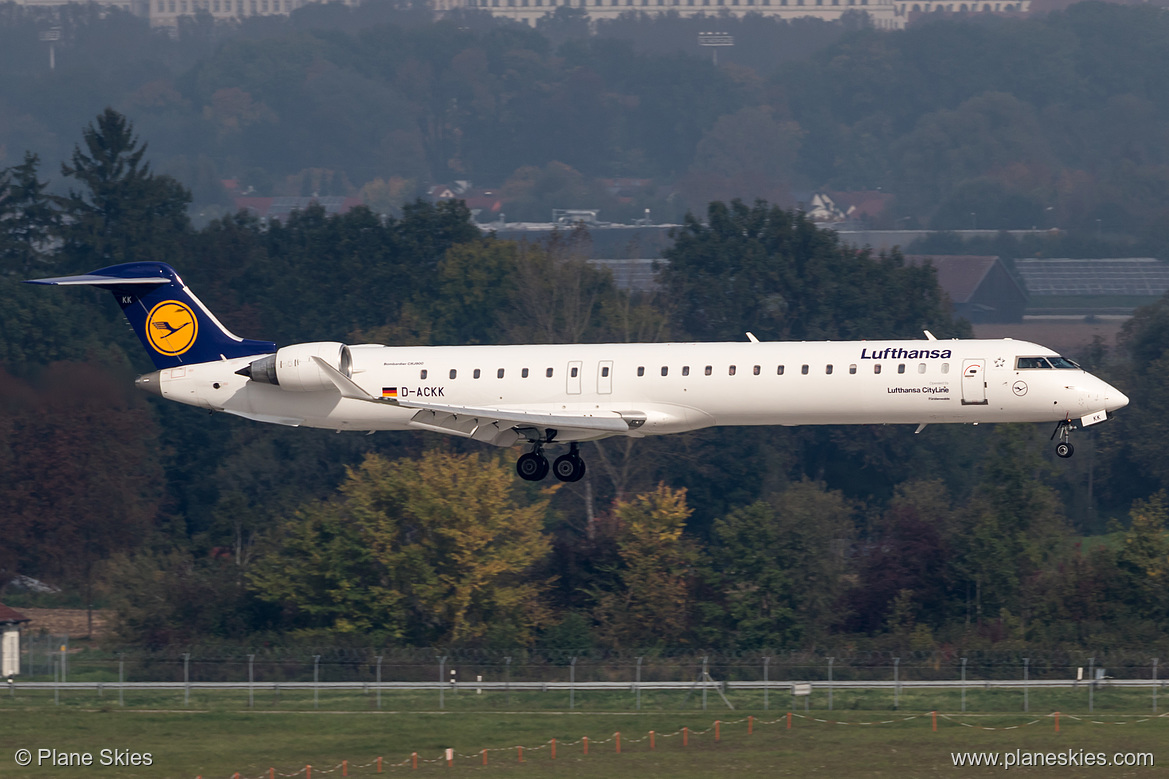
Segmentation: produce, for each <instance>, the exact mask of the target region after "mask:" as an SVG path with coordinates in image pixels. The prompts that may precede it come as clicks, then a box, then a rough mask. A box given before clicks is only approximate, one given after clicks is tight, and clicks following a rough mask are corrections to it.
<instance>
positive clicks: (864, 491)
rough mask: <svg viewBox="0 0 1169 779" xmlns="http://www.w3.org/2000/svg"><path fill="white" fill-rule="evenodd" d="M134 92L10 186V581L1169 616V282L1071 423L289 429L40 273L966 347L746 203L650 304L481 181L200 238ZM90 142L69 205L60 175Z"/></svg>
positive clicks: (831, 634) (426, 629)
mask: <svg viewBox="0 0 1169 779" xmlns="http://www.w3.org/2000/svg"><path fill="white" fill-rule="evenodd" d="M146 140H149V139H148V138H144V137H143V138H139V137H137V136H136V135H135V127H134V126H133V125H132V124H131V123H129V122H128V121H127V119H126V117H124V116H122V115H121V114H119V113H117V112H115V111H113V110H106V111H104V112H102V113H101V114H100V115H98V116H97V117H96V118H95V119H92V120H90V121H89V122H88V123H87V124H86V125H85V127H84V129H83V130H82V131H81V132H79V133H77V137H76V138H75V140H74V145H73V149H72V151H71V153H70V154H69V155H68V157H67V158H66V159H64V160H61V161H56V160H54V161H51V162H41V161H40V160H39V159H38V158H37V157H36V156H34V155H30V156H28V157H27V158H25V160H24V161H23V162H22V163H21V164H19V165H17V166H15V167H14V168H11V169H8V170H5V171H4V173H3V174H2V176H0V208H2V209H3V210H2V211H0V226H2V227H3V230H2V231H0V256H2V257H3V262H4V266H3V273H2V274H0V359H2V361H3V372H2V373H0V474H2V478H0V517H3V528H4V543H3V544H0V596H2V597H3V598H4V599H5V600H7V601H10V602H12V603H14V604H16V605H19V604H20V603H22V602H25V603H27V602H30V599H32V598H33V597H34V596H32V595H28V594H26V593H25V594H22V593H21V592H20V591H18V590H17V589H15V588H14V587H12V586H11V585H9V584H7V582H8V581H9V580H10V579H12V578H13V577H15V576H17V575H25V576H31V577H34V578H36V579H40V580H43V581H47V582H50V583H53V584H56V585H58V586H60V587H61V588H62V589H63V592H62V593H60V594H59V595H56V596H47V597H46V600H48V601H50V602H57V603H69V604H72V605H84V604H86V603H98V604H99V605H107V606H110V607H112V608H114V609H116V610H117V614H118V618H117V630H118V634H117V638H116V639H115V640H116V641H119V642H126V643H131V644H135V645H139V646H156V647H157V646H166V645H172V644H182V643H186V642H190V641H193V640H196V639H198V640H202V641H207V640H217V641H224V642H231V643H236V644H250V643H254V642H258V641H265V642H268V643H276V644H282V643H291V642H296V641H300V640H311V641H314V642H316V643H318V644H325V643H330V642H351V643H352V642H360V643H361V644H362V645H368V644H370V643H375V644H377V643H381V644H384V645H390V646H403V645H443V646H463V647H487V648H510V647H517V646H546V647H559V648H561V649H574V650H575V649H588V648H590V647H592V648H612V649H633V648H638V647H647V646H657V647H686V646H691V647H694V646H711V645H717V646H720V647H723V648H728V649H741V650H752V651H753V650H758V649H764V648H773V649H778V650H782V649H809V648H813V647H824V646H832V645H844V644H847V645H848V646H851V647H854V648H855V647H866V646H867V647H873V648H878V649H896V648H899V647H905V648H912V649H919V650H925V649H931V648H936V647H941V646H949V647H954V646H961V647H974V648H978V647H983V648H986V647H1006V648H1016V649H1017V648H1023V647H1064V648H1068V647H1078V648H1090V649H1093V650H1094V649H1097V648H1108V647H1115V648H1126V647H1134V646H1140V647H1143V648H1144V649H1148V648H1150V647H1151V646H1154V645H1157V642H1161V641H1163V636H1164V635H1165V630H1166V628H1167V627H1169V625H1167V624H1166V620H1167V619H1169V617H1167V615H1169V609H1167V606H1169V582H1167V581H1166V578H1165V569H1166V568H1165V567H1166V563H1167V561H1169V541H1167V539H1166V537H1165V524H1166V519H1167V509H1166V498H1165V493H1164V490H1165V486H1166V479H1167V477H1169V474H1167V473H1166V471H1165V468H1164V466H1163V465H1162V464H1161V463H1163V462H1164V458H1162V457H1159V456H1158V455H1159V453H1160V448H1161V446H1162V443H1163V440H1164V439H1163V438H1162V437H1161V436H1160V431H1161V430H1162V429H1164V427H1165V425H1166V423H1165V415H1164V414H1162V413H1160V412H1161V411H1162V410H1163V409H1164V407H1165V406H1166V405H1167V398H1169V395H1167V392H1169V390H1167V387H1169V382H1167V381H1166V366H1167V365H1169V356H1167V355H1166V348H1167V345H1169V339H1166V337H1165V332H1166V327H1167V326H1169V300H1166V301H1162V302H1161V303H1159V304H1157V305H1156V306H1153V307H1150V308H1148V309H1144V310H1142V311H1140V312H1139V314H1138V315H1137V317H1136V318H1134V319H1133V320H1132V322H1131V323H1130V324H1129V325H1128V326H1127V328H1126V330H1125V334H1124V339H1123V349H1122V350H1121V351H1120V352H1118V353H1116V354H1108V353H1105V352H1104V351H1103V350H1102V349H1093V350H1089V351H1088V353H1086V354H1082V355H1071V356H1073V357H1078V358H1079V359H1082V360H1084V362H1085V364H1086V365H1087V366H1088V367H1089V368H1090V369H1091V370H1093V371H1095V372H1097V373H1099V374H1100V375H1101V376H1103V377H1104V378H1106V379H1107V380H1108V381H1110V382H1113V383H1114V384H1116V385H1118V386H1119V387H1121V388H1122V389H1123V390H1124V391H1125V392H1126V393H1128V394H1129V395H1130V396H1131V398H1132V404H1131V406H1130V407H1129V408H1127V409H1125V410H1124V411H1123V412H1121V413H1120V414H1119V415H1118V418H1117V419H1116V420H1113V421H1111V422H1109V423H1108V424H1106V425H1102V426H1100V427H1098V428H1093V429H1092V430H1090V431H1087V432H1086V433H1085V434H1082V435H1081V436H1080V437H1079V438H1078V439H1077V447H1078V450H1079V451H1078V453H1077V457H1076V458H1075V459H1074V460H1071V461H1064V460H1056V458H1054V457H1053V456H1052V455H1051V447H1050V444H1049V442H1048V440H1047V438H1048V435H1049V433H1050V430H1048V429H1046V427H1040V426H1032V425H1023V426H1010V425H1000V426H997V427H988V426H979V427H958V426H940V425H939V426H931V427H930V428H928V429H927V430H926V431H924V432H923V433H922V434H920V435H914V434H913V430H912V429H911V428H909V427H904V428H903V427H897V426H893V427H849V428H835V427H808V428H778V429H716V430H706V431H701V432H697V433H693V434H689V435H681V436H671V437H666V438H659V439H652V438H651V439H646V440H640V441H634V440H629V439H616V440H608V441H603V442H600V443H599V444H589V445H588V451H587V452H586V454H587V456H588V458H589V461H590V463H591V464H592V467H591V468H590V471H589V474H588V477H587V478H586V479H585V480H583V481H581V482H579V483H576V484H560V485H555V486H551V487H548V486H540V485H533V484H529V483H524V482H521V481H520V480H519V479H517V478H516V477H515V476H514V473H513V471H512V466H511V462H512V460H511V459H509V458H504V457H500V456H498V453H496V452H494V451H487V450H486V449H485V448H483V447H480V446H478V445H475V444H473V443H470V442H460V441H452V440H448V439H444V438H440V437H438V436H434V435H426V434H379V435H375V436H364V435H339V434H335V433H332V432H326V431H319V430H300V429H285V428H275V427H274V426H265V425H261V424H257V423H253V422H248V421H245V420H241V419H236V418H228V417H227V416H226V415H212V416H207V415H205V414H203V413H200V412H199V411H197V410H195V409H192V408H189V407H186V406H179V405H177V404H171V403H166V402H162V401H159V400H157V399H154V398H151V397H148V396H147V395H145V394H143V393H137V392H135V391H134V390H133V388H132V385H131V379H132V378H133V376H134V374H135V372H142V371H147V370H149V369H150V366H149V363H148V361H147V360H146V358H145V355H144V354H143V353H142V352H141V349H140V347H139V345H138V344H137V342H136V339H135V337H134V336H133V334H132V332H130V331H129V329H128V328H127V327H126V326H125V324H124V323H122V322H121V321H120V319H119V315H118V314H117V307H116V306H115V305H114V304H113V301H111V300H110V299H108V298H109V296H108V294H106V293H101V292H98V291H93V290H81V289H72V290H68V289H46V288H39V287H30V286H27V285H22V284H20V283H19V281H20V279H22V278H26V277H28V276H43V275H53V274H55V273H72V272H78V271H84V270H89V269H91V268H93V267H99V266H101V265H103V264H107V263H110V262H116V261H121V260H125V259H130V258H134V257H151V258H158V259H165V260H166V261H168V262H171V263H172V264H174V265H175V266H176V267H178V268H179V269H180V271H181V272H182V274H183V277H184V279H185V280H186V281H187V283H189V284H190V285H191V286H192V287H193V288H194V289H195V290H196V291H197V293H198V294H199V296H200V297H201V298H202V299H203V300H204V302H205V303H206V304H207V305H208V306H209V307H210V308H211V309H212V310H213V311H215V312H216V313H217V314H218V315H219V316H220V317H222V318H223V320H224V322H225V323H226V324H227V325H228V326H229V327H230V328H231V329H233V330H235V331H237V332H240V333H242V334H244V335H246V336H249V337H256V338H266V339H272V340H276V341H279V342H281V343H288V342H294V341H302V340H319V339H339V340H344V341H348V342H368V341H371V340H372V341H382V342H385V343H392V344H411V343H416V344H441V343H505V342H536V343H556V342H582V341H627V340H664V339H667V338H670V339H739V338H742V337H743V336H742V333H743V332H744V331H745V330H747V329H751V330H753V331H754V332H755V333H757V334H758V335H759V336H760V337H763V338H809V339H811V338H855V337H868V338H875V339H876V338H887V337H894V336H901V337H912V336H915V335H916V334H918V333H920V331H921V330H922V329H925V328H928V329H930V330H932V331H933V332H934V333H936V334H937V335H938V336H940V337H946V336H961V335H966V334H968V332H969V329H968V325H966V324H965V323H963V322H956V321H953V320H952V319H951V317H950V314H949V311H948V308H947V303H946V301H945V298H944V296H943V295H942V294H941V293H940V291H939V290H938V287H937V284H936V280H935V278H934V274H933V270H932V268H930V267H928V266H925V267H922V266H907V265H905V264H904V263H903V261H902V259H901V257H900V255H899V254H897V253H893V254H891V255H889V256H882V257H876V256H873V255H871V254H870V253H868V252H863V251H857V250H856V249H854V248H851V247H848V246H845V245H842V244H841V243H840V241H839V240H838V238H837V237H836V235H835V234H834V233H831V232H827V231H822V230H819V229H818V228H816V227H815V225H813V224H812V223H811V222H809V221H808V220H807V219H806V218H805V217H804V216H803V215H802V214H799V213H798V212H791V211H786V210H783V209H781V208H779V207H777V206H774V205H769V204H767V203H765V202H757V203H755V204H753V205H746V204H744V203H743V202H741V201H737V200H736V201H731V202H729V203H727V202H713V203H711V204H709V206H708V207H707V208H705V209H703V211H702V212H700V214H697V215H693V216H691V217H688V218H687V219H686V221H685V223H684V224H683V226H682V227H681V228H680V229H679V231H678V234H677V236H676V241H675V244H674V246H673V247H672V248H671V249H669V250H668V251H667V257H668V259H669V260H670V263H669V266H668V270H666V271H663V277H662V281H663V285H664V292H663V293H662V294H661V295H660V296H659V297H645V296H634V297H630V296H629V295H627V294H626V293H623V292H621V291H620V290H619V289H617V288H616V287H615V285H614V284H613V282H612V279H611V278H610V277H609V276H608V275H607V274H606V273H604V272H601V271H598V270H597V269H595V268H594V267H593V266H590V265H589V264H587V263H586V262H585V261H584V258H585V257H587V256H588V252H587V244H586V242H587V240H588V237H587V234H585V233H583V232H569V233H561V234H557V235H555V236H554V237H553V239H552V240H551V241H549V242H547V243H544V244H539V245H536V244H517V243H514V242H508V241H503V240H499V239H497V238H495V237H493V236H490V235H487V236H484V235H483V234H482V233H481V232H480V231H479V229H478V228H477V227H475V226H474V225H473V224H471V222H470V220H469V214H468V212H467V210H466V209H465V208H464V207H463V206H461V205H460V204H458V203H442V204H438V205H433V204H429V203H425V202H414V203H410V204H406V205H405V206H404V207H403V208H402V211H401V214H400V216H396V217H379V216H378V215H375V214H374V213H372V212H371V211H369V210H368V209H365V208H358V209H355V210H353V211H351V212H349V213H347V214H345V215H342V216H335V217H329V216H327V215H326V214H325V213H324V212H323V211H322V210H321V209H319V208H312V209H309V210H307V211H304V212H297V213H294V214H293V215H292V216H291V217H290V218H288V219H287V220H285V221H272V222H270V223H267V224H262V223H260V222H259V221H258V220H255V219H252V218H249V217H247V216H245V215H235V216H229V217H225V218H223V219H219V220H215V221H212V222H211V223H210V224H209V225H207V226H206V227H203V228H200V229H196V228H195V227H193V226H192V224H191V223H190V221H189V220H188V218H187V217H186V215H185V211H184V206H185V204H186V203H187V202H188V200H189V198H190V194H189V192H188V191H187V190H186V188H185V187H184V185H183V184H182V183H180V182H179V181H177V180H175V179H173V178H171V177H170V176H167V175H162V174H159V173H157V172H155V170H154V169H153V168H152V167H151V157H150V156H149V154H147V153H145V151H144V143H145V141H146ZM58 162H61V163H63V167H62V168H61V171H62V174H63V178H64V189H65V190H66V191H67V192H68V193H69V194H68V196H63V197H59V198H53V197H50V196H48V195H47V194H46V188H45V185H44V181H43V175H42V173H41V171H42V170H45V169H55V168H56V166H57V164H58Z"/></svg>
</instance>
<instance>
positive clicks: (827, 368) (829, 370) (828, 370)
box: [824, 365, 832, 376]
mask: <svg viewBox="0 0 1169 779" xmlns="http://www.w3.org/2000/svg"><path fill="white" fill-rule="evenodd" d="M824 373H826V374H828V375H829V376H831V375H832V366H831V365H825V366H824Z"/></svg>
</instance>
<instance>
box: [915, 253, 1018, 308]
mask: <svg viewBox="0 0 1169 779" xmlns="http://www.w3.org/2000/svg"><path fill="white" fill-rule="evenodd" d="M905 262H906V263H908V264H910V265H924V264H925V263H927V262H929V263H931V264H932V265H933V266H934V268H936V269H937V271H938V286H939V287H941V288H942V289H944V290H945V291H946V294H947V295H949V296H950V300H952V301H954V302H955V303H966V302H967V301H969V300H970V297H971V296H972V295H973V294H974V293H975V292H976V291H977V290H978V286H979V285H980V284H982V280H983V279H985V278H986V274H988V273H990V269H991V268H993V267H994V265H995V263H996V262H998V257H985V256H979V255H954V256H945V255H943V256H926V255H920V254H907V255H905Z"/></svg>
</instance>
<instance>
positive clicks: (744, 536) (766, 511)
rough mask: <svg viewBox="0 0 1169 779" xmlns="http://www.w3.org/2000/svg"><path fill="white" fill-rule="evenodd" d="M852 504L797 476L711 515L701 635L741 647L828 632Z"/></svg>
mask: <svg viewBox="0 0 1169 779" xmlns="http://www.w3.org/2000/svg"><path fill="white" fill-rule="evenodd" d="M854 511H855V506H854V505H853V504H852V503H851V502H850V501H848V500H846V499H845V498H844V496H843V495H841V494H840V493H839V492H836V491H833V490H828V489H827V488H825V486H824V485H823V484H818V483H816V482H811V481H802V482H799V483H796V484H792V485H791V486H790V487H788V488H787V489H786V490H784V491H783V492H780V493H777V494H775V495H772V496H771V497H770V498H769V499H768V500H765V501H757V502H755V503H753V504H751V505H750V506H746V507H743V508H739V509H735V510H734V511H731V512H730V513H729V514H727V515H726V516H725V517H723V518H721V519H719V520H716V521H715V523H714V525H713V527H712V528H711V542H710V544H709V545H708V547H707V555H706V560H705V565H704V567H703V578H704V580H705V584H706V587H707V588H708V590H709V591H710V593H711V598H710V599H709V601H708V602H707V606H706V607H705V611H706V614H705V616H706V619H705V620H704V628H705V631H706V632H707V636H705V637H706V638H707V639H708V640H709V641H712V642H713V641H716V640H719V639H720V638H721V637H724V636H725V637H730V638H732V639H733V640H734V642H735V643H736V645H738V646H739V647H741V648H744V649H748V648H749V649H766V648H780V647H784V648H797V647H806V646H809V645H811V644H812V643H814V642H815V641H817V640H819V639H822V638H824V637H826V636H827V635H828V634H829V633H830V632H831V630H832V628H833V627H834V626H835V625H836V624H837V623H838V622H840V621H841V616H842V615H841V614H840V613H839V611H838V608H839V605H840V602H841V599H842V596H843V595H844V592H845V588H846V585H847V582H846V580H845V572H846V564H845V557H844V551H845V550H846V549H847V548H848V545H849V543H850V541H851V539H852V537H853V535H854V532H855V531H854V527H853V512H854Z"/></svg>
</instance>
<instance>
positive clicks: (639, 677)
mask: <svg viewBox="0 0 1169 779" xmlns="http://www.w3.org/2000/svg"><path fill="white" fill-rule="evenodd" d="M635 689H636V690H637V710H638V711H641V710H642V659H641V657H638V659H637V683H636V685H635ZM1153 710H1154V711H1156V706H1154V709H1153Z"/></svg>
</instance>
